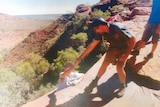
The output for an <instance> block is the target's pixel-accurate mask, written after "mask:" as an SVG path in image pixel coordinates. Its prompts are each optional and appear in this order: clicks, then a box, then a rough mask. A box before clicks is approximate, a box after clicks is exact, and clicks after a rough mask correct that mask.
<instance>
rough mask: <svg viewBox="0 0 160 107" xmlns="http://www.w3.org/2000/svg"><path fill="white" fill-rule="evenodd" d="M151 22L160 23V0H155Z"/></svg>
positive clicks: (149, 21)
mask: <svg viewBox="0 0 160 107" xmlns="http://www.w3.org/2000/svg"><path fill="white" fill-rule="evenodd" d="M148 23H149V24H160V0H153V3H152V11H151V14H150V17H149V20H148Z"/></svg>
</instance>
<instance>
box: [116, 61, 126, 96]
mask: <svg viewBox="0 0 160 107" xmlns="http://www.w3.org/2000/svg"><path fill="white" fill-rule="evenodd" d="M124 65H125V62H117V73H118V77H119V80H120V83H121V85H120V87H119V90H118V92H117V97H122V96H123V95H124V92H125V88H126V73H125V71H124Z"/></svg>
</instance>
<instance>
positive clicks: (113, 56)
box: [105, 48, 126, 65]
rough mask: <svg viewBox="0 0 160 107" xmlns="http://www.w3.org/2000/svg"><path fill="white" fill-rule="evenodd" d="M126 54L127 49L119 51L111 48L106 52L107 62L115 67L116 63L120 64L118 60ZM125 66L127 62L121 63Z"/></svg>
mask: <svg viewBox="0 0 160 107" xmlns="http://www.w3.org/2000/svg"><path fill="white" fill-rule="evenodd" d="M125 52H126V50H125V49H117V48H110V49H109V50H108V51H107V52H106V56H105V61H107V62H108V63H112V64H113V65H116V63H117V62H118V59H119V58H120V57H121V56H122V55H123V54H124V53H125ZM120 63H122V64H123V65H124V64H125V62H120Z"/></svg>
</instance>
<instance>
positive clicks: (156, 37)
mask: <svg viewBox="0 0 160 107" xmlns="http://www.w3.org/2000/svg"><path fill="white" fill-rule="evenodd" d="M157 27H158V25H152V34H153V35H152V49H151V52H150V53H149V54H148V55H147V56H146V57H144V58H145V59H150V58H152V57H153V54H154V52H155V50H156V48H157V46H158V40H159V36H160V35H159V34H157V33H156V29H157Z"/></svg>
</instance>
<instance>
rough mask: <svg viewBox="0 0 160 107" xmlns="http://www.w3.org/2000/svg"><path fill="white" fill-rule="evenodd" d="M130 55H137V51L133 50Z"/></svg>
mask: <svg viewBox="0 0 160 107" xmlns="http://www.w3.org/2000/svg"><path fill="white" fill-rule="evenodd" d="M131 55H139V50H133V51H132V52H131Z"/></svg>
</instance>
